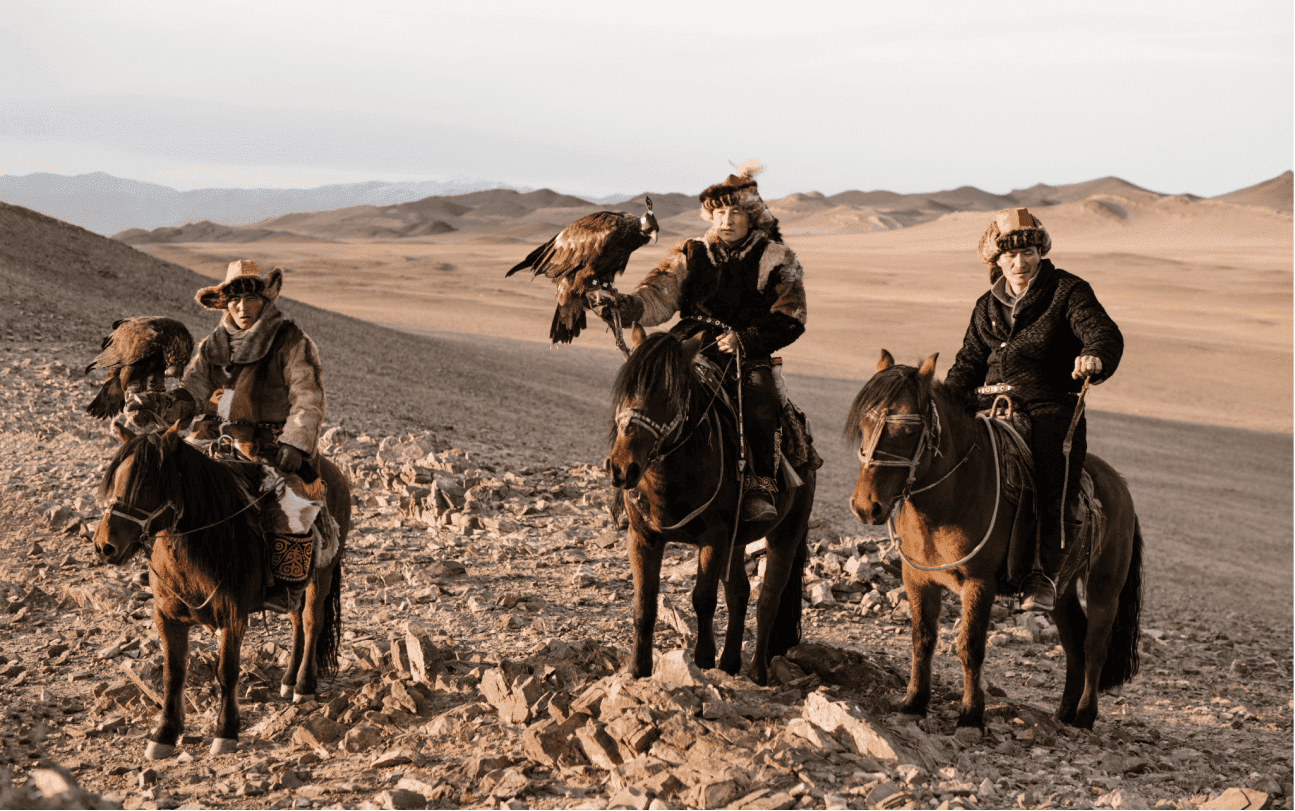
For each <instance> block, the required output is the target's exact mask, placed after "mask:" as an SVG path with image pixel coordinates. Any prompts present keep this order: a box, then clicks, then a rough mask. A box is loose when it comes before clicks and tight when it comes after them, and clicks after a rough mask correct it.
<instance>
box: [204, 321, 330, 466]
mask: <svg viewBox="0 0 1295 811" xmlns="http://www.w3.org/2000/svg"><path fill="white" fill-rule="evenodd" d="M231 331H233V332H235V334H237V327H236V326H235V325H234V324H233V322H232V321H230V318H229V315H228V314H226V315H225V317H224V318H223V319H221V322H220V325H219V326H217V327H216V329H215V330H214V331H213V332H212V333H211V335H208V336H207V337H206V338H204V339H203V340H202V343H200V344H198V351H197V352H196V353H195V354H194V356H193V359H192V360H191V361H190V362H189V366H188V368H186V369H185V371H184V379H183V382H182V385H183V386H184V388H185V389H186V390H187V391H188V392H189V394H191V395H193V399H194V400H195V401H196V402H197V403H198V406H199V409H200V410H201V413H205V414H207V415H209V416H212V417H215V418H218V419H219V420H220V421H223V422H232V423H242V424H245V425H249V426H252V425H259V424H269V425H267V426H265V427H272V432H277V431H278V426H277V425H275V424H282V426H283V427H282V434H279V435H278V437H277V439H278V441H279V442H283V443H285V444H288V445H291V446H293V447H294V448H297V449H298V450H300V451H302V452H303V453H305V454H306V455H307V456H308V457H309V456H313V455H314V453H315V446H316V443H317V442H318V440H319V427H320V424H321V423H322V422H323V421H324V385H323V367H322V366H321V365H320V362H319V351H318V350H317V349H316V348H315V342H314V341H312V340H310V337H309V336H307V335H306V333H305V332H303V331H302V329H301V327H299V326H297V325H296V324H295V323H293V322H292V321H289V320H288V319H286V318H284V317H283V314H282V313H281V312H279V309H278V307H276V306H275V305H274V303H273V302H266V304H265V309H264V310H262V312H261V317H260V318H259V319H257V321H256V323H255V324H253V325H252V326H251V327H249V328H248V329H247V330H246V331H245V332H244V335H243V338H242V340H241V341H240V342H239V344H238V347H237V350H236V351H234V352H232V353H231V342H230V332H231ZM222 390H223V391H222ZM217 391H221V392H222V393H221V395H220V396H219V397H218V398H216V399H215V401H214V402H212V395H213V394H214V393H216V392H217Z"/></svg>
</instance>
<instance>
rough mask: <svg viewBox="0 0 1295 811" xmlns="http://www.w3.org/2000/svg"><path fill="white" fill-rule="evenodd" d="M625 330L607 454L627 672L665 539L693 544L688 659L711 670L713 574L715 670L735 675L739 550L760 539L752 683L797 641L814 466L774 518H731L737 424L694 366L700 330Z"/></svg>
mask: <svg viewBox="0 0 1295 811" xmlns="http://www.w3.org/2000/svg"><path fill="white" fill-rule="evenodd" d="M632 336H633V341H634V350H633V352H631V353H630V357H629V360H627V361H626V363H625V365H624V366H623V367H621V370H620V373H619V374H618V375H617V376H616V383H615V388H614V392H613V397H612V412H613V415H614V416H613V420H612V429H611V437H610V445H611V452H610V454H609V455H608V457H607V470H608V472H609V473H610V474H611V477H612V484H613V485H615V486H616V487H619V488H622V498H623V499H624V505H625V511H626V514H627V515H628V518H629V557H630V567H631V570H632V571H633V574H634V651H633V655H632V659H631V662H630V671H631V672H632V673H633V675H634V676H635V677H636V678H641V677H644V676H648V675H651V673H652V634H653V631H654V629H655V626H656V618H657V599H658V595H659V591H660V585H661V557H662V553H663V552H664V551H665V545H666V543H667V542H669V541H675V542H678V543H686V544H691V545H693V546H696V547H698V549H699V554H698V557H697V583H696V585H695V586H694V587H693V592H692V604H693V609H694V610H695V611H696V612H697V644H696V646H695V648H694V651H693V661H694V662H695V663H696V664H697V666H698V667H701V668H711V667H714V666H715V635H714V630H713V628H712V623H713V620H714V618H715V604H716V599H717V596H718V585H719V582H720V580H721V579H723V580H724V596H725V600H726V603H727V605H728V615H729V620H728V629H727V633H726V634H725V638H724V651H723V654H722V655H721V656H720V668H722V669H723V670H724V671H726V672H728V673H732V674H736V673H737V672H738V670H739V669H740V668H741V666H742V633H743V626H744V624H745V622H746V607H747V600H748V599H749V598H750V595H751V585H750V582H749V581H748V580H747V575H746V568H745V566H744V565H743V553H744V550H745V549H746V545H747V544H749V543H752V542H753V541H756V540H758V539H760V538H767V539H768V555H769V559H768V564H767V565H766V568H765V580H764V586H763V588H762V589H761V592H760V599H759V602H758V604H757V607H756V643H755V653H754V656H753V659H752V664H751V667H752V678H753V679H754V680H755V681H756V683H758V684H764V683H765V682H766V681H767V679H768V666H769V660H770V659H771V658H772V657H773V656H777V655H780V654H783V653H786V651H787V650H788V649H789V648H791V647H792V646H793V645H795V644H797V643H798V642H799V641H800V615H801V578H802V575H803V572H804V568H805V559H806V556H807V554H808V547H807V545H806V541H805V538H806V535H807V533H808V528H809V516H810V508H811V507H812V506H813V503H814V486H815V476H814V472H813V471H812V470H811V471H809V472H808V473H805V474H802V478H803V479H804V484H802V485H801V486H800V487H797V488H794V489H791V490H788V489H786V488H783V490H782V492H780V493H778V495H777V497H776V499H775V502H776V506H777V508H778V515H777V517H776V518H774V519H772V520H768V521H763V522H759V523H747V522H738V520H737V519H738V507H739V506H740V504H741V500H742V488H741V485H740V482H739V481H738V477H737V459H738V453H737V431H736V426H735V424H734V422H733V421H732V420H731V419H728V418H725V417H722V416H720V410H719V409H718V408H717V406H716V400H717V395H718V391H716V390H712V389H711V388H709V387H708V386H707V385H706V384H705V383H703V382H702V380H701V378H700V377H699V376H698V374H697V372H696V370H695V368H694V364H693V360H694V359H695V358H696V356H697V353H698V351H699V350H700V349H701V343H702V341H701V335H698V336H696V337H694V338H692V339H690V340H688V341H680V340H679V339H678V338H676V337H675V336H673V335H671V334H670V333H668V332H658V333H654V334H653V335H651V336H647V335H645V334H644V332H643V329H642V328H641V327H639V326H638V325H637V324H635V325H634V329H633V332H632ZM735 523H736V527H735ZM734 539H736V543H734Z"/></svg>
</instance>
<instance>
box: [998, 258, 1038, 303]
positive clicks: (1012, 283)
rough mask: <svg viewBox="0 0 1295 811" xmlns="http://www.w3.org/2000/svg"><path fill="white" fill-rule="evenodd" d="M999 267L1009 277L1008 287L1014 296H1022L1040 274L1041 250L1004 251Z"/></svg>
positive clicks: (999, 260)
mask: <svg viewBox="0 0 1295 811" xmlns="http://www.w3.org/2000/svg"><path fill="white" fill-rule="evenodd" d="M998 267H999V268H1001V269H1002V271H1003V275H1004V276H1006V277H1007V286H1008V287H1010V288H1011V290H1012V293H1013V295H1018V296H1019V295H1020V294H1021V292H1022V291H1024V290H1025V286H1026V285H1028V284H1029V283H1030V279H1033V278H1034V274H1036V273H1038V272H1039V249H1038V248H1021V249H1020V250H1014V251H1003V252H1002V253H1001V254H999V256H998Z"/></svg>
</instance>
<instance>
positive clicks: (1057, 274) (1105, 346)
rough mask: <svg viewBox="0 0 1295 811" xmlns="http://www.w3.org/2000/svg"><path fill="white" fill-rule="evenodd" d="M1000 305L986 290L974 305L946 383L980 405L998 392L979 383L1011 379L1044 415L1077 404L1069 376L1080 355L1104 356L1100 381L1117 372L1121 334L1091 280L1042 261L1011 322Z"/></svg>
mask: <svg viewBox="0 0 1295 811" xmlns="http://www.w3.org/2000/svg"><path fill="white" fill-rule="evenodd" d="M1002 307H1003V304H1002V303H1001V302H1000V301H998V299H996V298H995V297H994V294H993V293H992V292H986V293H985V294H984V295H983V296H981V297H980V299H979V300H978V301H977V302H976V307H975V309H974V310H972V313H971V324H970V325H969V326H968V327H967V334H966V336H965V337H964V338H963V341H962V349H960V350H959V351H958V357H957V360H955V361H954V364H953V366H952V368H950V369H949V373H948V374H947V375H946V376H945V380H944V382H945V384H946V385H947V386H949V387H950V388H951V389H953V390H954V392H955V393H957V394H958V395H960V396H961V397H963V398H964V399H965V401H966V402H967V403H968V404H975V405H976V408H981V409H983V408H989V407H990V405H992V403H993V400H994V395H992V394H990V395H976V394H975V391H974V390H975V388H976V387H978V386H989V385H994V384H998V383H1007V384H1010V385H1011V386H1012V387H1013V388H1012V391H1011V396H1012V399H1013V400H1014V401H1015V402H1016V403H1017V404H1018V405H1019V406H1021V407H1023V408H1024V409H1025V410H1026V411H1027V412H1030V413H1037V414H1041V413H1044V412H1051V411H1062V410H1066V409H1073V408H1074V403H1075V399H1074V395H1075V394H1076V393H1078V391H1079V389H1080V388H1081V386H1082V385H1083V381H1082V380H1075V379H1074V378H1072V377H1071V376H1070V374H1071V372H1072V371H1073V370H1074V365H1075V358H1076V357H1078V356H1080V355H1093V356H1095V357H1097V358H1099V359H1101V361H1102V372H1101V374H1100V375H1098V376H1097V377H1096V378H1094V379H1095V380H1104V379H1106V378H1108V377H1110V376H1111V375H1112V374H1114V373H1115V369H1116V367H1118V366H1119V364H1120V356H1121V355H1122V354H1123V353H1124V337H1123V336H1122V335H1121V334H1120V328H1119V327H1117V326H1116V325H1115V322H1114V321H1112V320H1111V317H1110V316H1109V315H1107V314H1106V310H1105V309H1104V308H1103V307H1102V305H1101V303H1100V302H1098V301H1097V296H1096V295H1094V294H1093V288H1092V287H1090V286H1089V284H1088V282H1086V281H1084V280H1083V279H1081V278H1079V277H1078V276H1076V275H1074V274H1073V273H1067V272H1066V271H1064V270H1061V269H1060V268H1058V267H1056V266H1055V265H1053V264H1052V262H1051V260H1048V259H1044V260H1043V262H1042V264H1041V265H1040V267H1039V272H1038V274H1037V275H1036V276H1035V278H1034V280H1033V281H1032V282H1031V284H1030V287H1029V289H1028V290H1027V291H1026V293H1025V297H1024V298H1023V299H1022V300H1021V301H1020V302H1019V303H1018V304H1017V306H1016V316H1015V319H1014V322H1013V324H1012V326H1011V327H1008V326H1007V323H1006V321H1005V320H1004V318H1003V315H1002V309H1001V308H1002Z"/></svg>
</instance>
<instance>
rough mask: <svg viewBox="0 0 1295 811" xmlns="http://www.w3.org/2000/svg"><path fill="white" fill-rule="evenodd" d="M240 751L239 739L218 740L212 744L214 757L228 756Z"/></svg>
mask: <svg viewBox="0 0 1295 811" xmlns="http://www.w3.org/2000/svg"><path fill="white" fill-rule="evenodd" d="M237 751H238V738H216V739H215V740H213V741H212V742H211V753H212V754H213V755H228V754H231V753H233V752H237Z"/></svg>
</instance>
